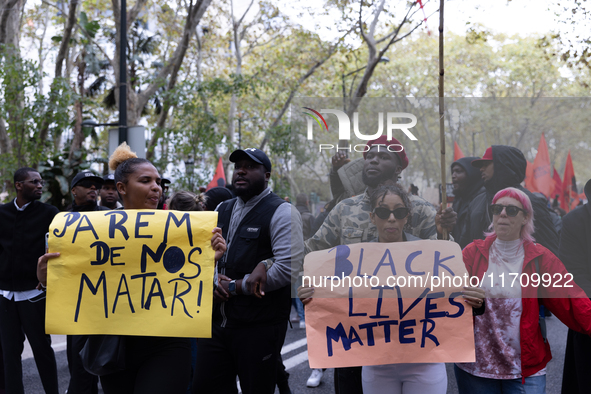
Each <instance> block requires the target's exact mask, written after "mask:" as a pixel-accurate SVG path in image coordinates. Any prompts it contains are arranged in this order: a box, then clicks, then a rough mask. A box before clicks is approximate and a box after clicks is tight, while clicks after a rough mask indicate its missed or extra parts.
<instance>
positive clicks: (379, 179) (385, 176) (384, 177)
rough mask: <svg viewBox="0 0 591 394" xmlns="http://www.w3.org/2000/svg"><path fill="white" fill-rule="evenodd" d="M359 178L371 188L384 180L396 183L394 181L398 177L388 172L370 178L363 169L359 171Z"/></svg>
mask: <svg viewBox="0 0 591 394" xmlns="http://www.w3.org/2000/svg"><path fill="white" fill-rule="evenodd" d="M361 179H362V180H363V183H364V184H365V185H367V186H369V187H372V188H376V187H378V186H379V185H381V184H382V183H384V182H387V181H391V182H392V183H396V181H397V180H398V177H396V176H394V177H392V176H390V175H389V174H380V176H377V177H375V178H370V177H368V176H367V174H366V173H365V171H363V172H362V173H361Z"/></svg>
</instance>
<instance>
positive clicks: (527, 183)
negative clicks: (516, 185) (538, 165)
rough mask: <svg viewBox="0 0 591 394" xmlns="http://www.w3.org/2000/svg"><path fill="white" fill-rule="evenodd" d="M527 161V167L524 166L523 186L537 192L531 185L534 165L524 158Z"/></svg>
mask: <svg viewBox="0 0 591 394" xmlns="http://www.w3.org/2000/svg"><path fill="white" fill-rule="evenodd" d="M525 161H526V162H527V167H526V168H525V179H524V182H525V188H526V189H527V190H529V191H530V192H532V193H533V192H537V190H536V189H535V187H534V185H533V182H532V181H533V178H534V165H533V164H532V163H530V162H529V160H525Z"/></svg>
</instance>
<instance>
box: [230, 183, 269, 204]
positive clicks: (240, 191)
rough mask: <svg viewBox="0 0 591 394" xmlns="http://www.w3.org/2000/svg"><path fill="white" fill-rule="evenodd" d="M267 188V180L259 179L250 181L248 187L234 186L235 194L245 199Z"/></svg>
mask: <svg viewBox="0 0 591 394" xmlns="http://www.w3.org/2000/svg"><path fill="white" fill-rule="evenodd" d="M263 190H265V180H264V179H257V180H256V181H251V182H249V183H248V187H247V188H238V187H236V186H234V194H236V195H237V196H238V197H240V198H242V200H244V201H248V200H250V199H251V198H252V197H254V196H256V195H257V194H260V193H262V192H263Z"/></svg>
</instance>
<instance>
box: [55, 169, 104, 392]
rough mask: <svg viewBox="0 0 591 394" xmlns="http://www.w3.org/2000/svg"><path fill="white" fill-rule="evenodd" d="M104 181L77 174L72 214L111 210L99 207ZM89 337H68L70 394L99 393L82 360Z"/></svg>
mask: <svg viewBox="0 0 591 394" xmlns="http://www.w3.org/2000/svg"><path fill="white" fill-rule="evenodd" d="M103 183H104V180H103V178H101V177H100V176H98V175H96V174H95V173H94V172H92V171H91V170H84V171H81V172H79V173H78V174H76V176H75V177H74V179H73V180H72V183H71V186H72V196H74V201H73V202H72V208H71V209H70V212H92V211H107V210H109V209H110V208H107V207H106V206H100V205H98V201H97V199H98V193H99V190H101V187H102V186H103ZM87 339H88V336H87V335H68V336H67V337H66V342H67V349H66V355H67V357H68V369H69V371H70V383H69V385H68V392H69V393H81V394H96V393H98V377H97V376H94V375H91V374H90V373H88V372H86V370H85V369H84V366H83V365H82V359H81V358H80V351H81V350H82V348H83V347H84V344H85V343H86V340H87Z"/></svg>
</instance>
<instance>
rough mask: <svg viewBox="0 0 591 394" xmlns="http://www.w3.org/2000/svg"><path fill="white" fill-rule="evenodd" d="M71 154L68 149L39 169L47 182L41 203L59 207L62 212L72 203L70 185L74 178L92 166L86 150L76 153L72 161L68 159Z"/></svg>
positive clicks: (45, 162)
mask: <svg viewBox="0 0 591 394" xmlns="http://www.w3.org/2000/svg"><path fill="white" fill-rule="evenodd" d="M69 152H70V149H69V147H66V148H65V149H64V150H63V151H62V152H60V153H59V154H57V155H54V156H52V157H50V158H49V159H47V160H46V161H44V162H43V163H41V164H40V165H39V167H38V170H39V173H40V174H41V177H42V178H43V179H44V180H45V182H46V183H45V187H44V189H43V195H42V196H41V201H43V202H45V203H47V204H51V205H53V206H55V207H57V208H58V209H59V210H60V211H65V210H66V208H67V207H68V205H70V204H71V203H72V193H71V191H70V183H71V182H72V180H73V179H74V176H75V175H76V174H77V173H79V172H80V171H83V170H88V169H89V168H90V164H91V163H89V162H87V161H86V157H87V152H86V151H85V150H84V149H83V150H78V151H75V152H74V153H73V155H72V160H70V159H68V155H69Z"/></svg>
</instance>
